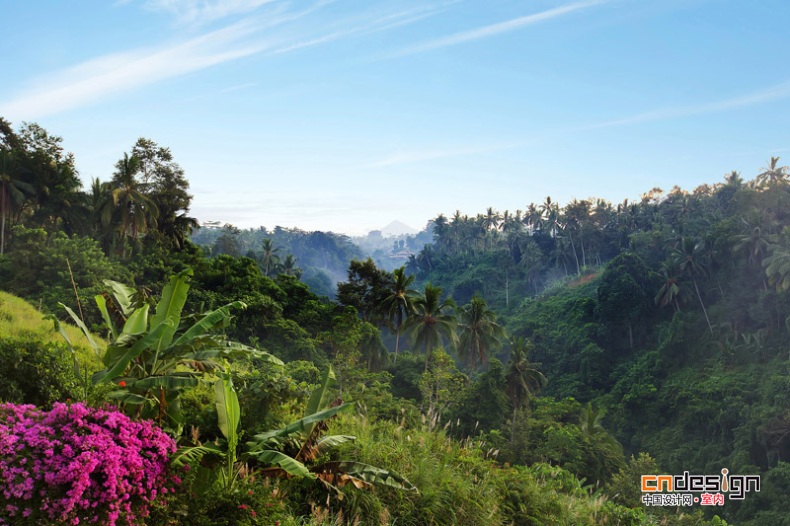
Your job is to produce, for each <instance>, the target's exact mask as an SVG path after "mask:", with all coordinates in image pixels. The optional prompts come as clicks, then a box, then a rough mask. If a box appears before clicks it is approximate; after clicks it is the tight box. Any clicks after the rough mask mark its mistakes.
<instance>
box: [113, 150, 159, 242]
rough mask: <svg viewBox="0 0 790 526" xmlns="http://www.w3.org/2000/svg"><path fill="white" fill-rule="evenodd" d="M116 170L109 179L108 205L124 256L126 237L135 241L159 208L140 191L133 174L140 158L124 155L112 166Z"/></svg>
mask: <svg viewBox="0 0 790 526" xmlns="http://www.w3.org/2000/svg"><path fill="white" fill-rule="evenodd" d="M115 168H116V172H115V174H114V175H113V178H112V183H111V184H112V186H113V190H112V193H111V195H112V201H111V202H110V203H108V206H112V207H113V211H114V213H115V214H117V216H118V219H117V220H118V223H119V224H118V233H119V234H120V237H121V243H122V244H123V245H122V247H123V248H122V256H123V257H125V256H126V237H127V236H129V235H131V237H132V240H134V241H136V240H137V237H138V235H139V234H140V232H144V231H145V230H146V229H147V228H148V226H149V225H150V224H151V223H153V222H154V221H156V218H157V217H158V216H159V210H158V209H157V208H156V205H155V204H154V202H153V201H152V200H151V199H150V198H149V197H148V196H147V195H145V194H144V193H143V192H142V189H141V187H140V182H139V181H138V180H137V177H136V174H137V172H138V171H139V161H138V159H137V158H136V157H134V156H132V157H129V155H128V154H126V153H125V154H123V159H121V160H120V161H118V163H117V164H116V165H115Z"/></svg>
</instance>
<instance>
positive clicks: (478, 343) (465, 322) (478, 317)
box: [458, 296, 505, 368]
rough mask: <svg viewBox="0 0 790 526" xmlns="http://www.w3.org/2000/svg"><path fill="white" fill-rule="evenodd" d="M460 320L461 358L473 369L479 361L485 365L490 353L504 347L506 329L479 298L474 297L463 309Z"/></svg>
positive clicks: (459, 351) (459, 352)
mask: <svg viewBox="0 0 790 526" xmlns="http://www.w3.org/2000/svg"><path fill="white" fill-rule="evenodd" d="M460 318H461V323H460V329H461V334H460V336H459V339H458V354H459V356H461V357H462V359H463V360H464V362H465V363H469V364H471V366H472V368H474V367H476V366H477V361H478V359H479V360H480V363H481V364H483V365H485V363H486V362H487V361H488V351H489V350H491V349H494V348H497V347H501V346H502V339H503V338H504V337H505V329H503V328H502V327H501V326H500V325H499V324H498V323H497V322H496V314H495V313H494V311H492V310H491V309H489V308H488V305H486V302H485V300H483V298H480V297H479V296H475V297H473V298H472V301H471V302H470V303H469V305H466V306H465V307H463V308H462V309H461V316H460Z"/></svg>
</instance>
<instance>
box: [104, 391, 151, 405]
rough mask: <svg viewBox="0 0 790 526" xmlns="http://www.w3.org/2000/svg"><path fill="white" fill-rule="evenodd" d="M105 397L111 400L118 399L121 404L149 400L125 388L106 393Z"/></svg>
mask: <svg viewBox="0 0 790 526" xmlns="http://www.w3.org/2000/svg"><path fill="white" fill-rule="evenodd" d="M107 398H112V399H113V400H118V401H119V402H121V403H123V404H129V405H140V404H144V403H146V402H148V401H149V399H148V398H146V397H144V396H142V395H139V394H134V393H130V392H129V391H127V390H125V389H121V390H118V391H113V392H111V393H109V394H107Z"/></svg>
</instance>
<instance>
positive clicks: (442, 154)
mask: <svg viewBox="0 0 790 526" xmlns="http://www.w3.org/2000/svg"><path fill="white" fill-rule="evenodd" d="M524 144H525V143H524V142H506V143H500V144H482V145H472V146H455V147H448V148H431V149H418V150H401V151H397V152H395V153H392V154H390V155H387V156H386V157H384V158H382V159H379V160H378V161H374V162H372V163H369V164H366V165H364V166H361V167H360V168H361V169H363V170H366V169H376V168H386V167H390V166H398V165H402V164H414V163H421V162H426V161H435V160H437V159H448V158H453V157H466V156H469V155H479V154H486V153H492V152H497V151H502V150H510V149H513V148H518V147H521V146H524Z"/></svg>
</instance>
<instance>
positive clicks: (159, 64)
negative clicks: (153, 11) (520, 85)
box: [0, 0, 442, 121]
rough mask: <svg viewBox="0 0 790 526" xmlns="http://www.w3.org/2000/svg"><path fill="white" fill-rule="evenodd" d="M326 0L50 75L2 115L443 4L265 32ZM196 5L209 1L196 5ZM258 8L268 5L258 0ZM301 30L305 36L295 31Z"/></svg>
mask: <svg viewBox="0 0 790 526" xmlns="http://www.w3.org/2000/svg"><path fill="white" fill-rule="evenodd" d="M157 1H159V2H160V3H162V5H165V4H167V5H170V6H177V5H181V4H184V5H187V4H190V5H191V4H193V3H194V2H187V1H186V0H157ZM254 3H256V2H254V1H253V0H247V1H238V2H224V3H222V2H215V3H209V4H205V5H206V6H213V7H214V9H215V10H219V9H220V7H221V6H220V5H219V4H223V5H224V9H225V11H223V12H229V11H230V10H231V9H236V10H242V8H243V7H244V6H247V7H249V6H252V5H253V4H254ZM326 3H327V2H317V3H315V4H313V5H312V6H310V7H308V8H306V9H305V10H303V11H299V12H280V13H278V14H275V15H272V16H269V17H267V18H265V19H261V20H257V19H255V18H253V17H249V18H247V19H245V20H242V21H240V22H237V23H234V24H231V25H228V26H225V27H224V28H222V29H218V30H214V31H210V32H207V33H204V34H202V35H200V36H198V37H195V38H191V39H188V40H186V41H182V42H177V43H174V44H170V45H165V46H161V47H158V48H140V49H136V50H132V51H128V52H123V53H113V54H109V55H105V56H100V57H97V58H95V59H92V60H89V61H86V62H83V63H81V64H78V65H76V66H73V67H71V68H67V69H65V70H62V71H60V72H52V73H48V74H47V75H45V76H43V77H42V79H41V80H39V81H38V82H34V83H33V84H32V85H29V86H27V87H26V88H25V89H24V90H23V91H22V92H21V93H20V94H19V95H17V96H16V97H13V98H10V99H7V100H4V101H0V114H1V115H4V116H5V117H6V118H8V119H10V120H12V121H17V120H35V119H38V118H41V117H42V116H46V115H51V114H54V113H59V112H62V111H66V110H70V109H74V108H78V107H81V106H84V105H87V104H91V103H94V102H96V101H97V100H101V99H103V98H105V97H107V96H111V95H114V94H118V93H122V92H129V91H133V90H135V89H139V88H141V87H144V86H148V85H151V84H154V83H157V82H160V81H162V80H165V79H169V78H175V77H179V76H181V75H184V74H187V73H191V72H194V71H199V70H202V69H206V68H209V67H212V66H216V65H218V64H222V63H225V62H229V61H232V60H236V59H239V58H242V57H247V56H251V55H255V54H259V53H266V54H269V55H273V54H283V53H287V52H291V51H295V50H297V49H302V48H305V47H310V46H316V45H319V44H324V43H328V42H332V41H335V40H338V39H340V38H344V37H349V36H355V35H362V34H368V33H373V32H379V31H384V30H387V29H390V28H392V27H395V26H396V25H399V24H404V23H411V22H412V21H416V20H418V19H421V18H424V17H426V16H430V15H431V14H434V13H436V12H438V9H440V8H441V7H442V5H440V4H437V5H436V6H435V7H434V8H432V7H431V6H430V5H429V6H422V7H420V8H417V9H408V10H403V11H400V12H395V13H389V14H387V15H384V16H382V15H381V14H380V13H379V14H361V15H359V16H357V17H355V19H353V20H348V19H341V20H339V21H337V24H336V25H338V27H341V29H338V30H336V31H333V32H326V29H324V27H325V26H326V25H327V24H325V23H322V24H320V25H318V26H317V27H316V24H310V23H306V24H301V25H292V26H289V27H288V31H287V32H282V33H283V34H287V35H288V36H287V37H285V36H283V35H282V34H281V35H279V36H276V35H275V34H273V33H271V32H268V33H270V34H268V35H267V34H266V33H267V31H266V30H269V29H272V28H274V27H276V26H281V25H285V24H295V23H296V22H297V21H299V20H300V19H302V18H304V17H306V16H308V15H310V14H312V13H313V12H314V11H315V10H316V9H318V8H320V7H321V6H323V5H326ZM215 4H216V5H215ZM195 5H204V4H203V3H201V2H198V3H196V4H195ZM256 5H262V3H261V2H260V1H258V2H257V3H256ZM212 12H219V11H212ZM343 27H345V28H347V29H342V28H343ZM321 30H323V31H324V33H323V34H321V33H320V31H321ZM300 33H301V34H302V35H303V37H302V38H303V40H298V39H295V38H294V37H292V36H291V35H294V34H300ZM311 33H312V35H311Z"/></svg>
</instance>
